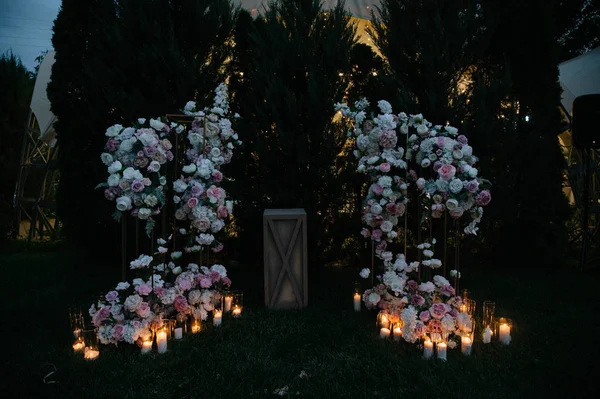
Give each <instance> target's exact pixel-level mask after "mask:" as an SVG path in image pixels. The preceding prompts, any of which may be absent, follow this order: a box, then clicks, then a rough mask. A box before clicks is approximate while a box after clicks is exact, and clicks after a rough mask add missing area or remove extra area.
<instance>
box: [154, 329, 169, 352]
mask: <svg viewBox="0 0 600 399" xmlns="http://www.w3.org/2000/svg"><path fill="white" fill-rule="evenodd" d="M167 338H168V328H167V326H166V325H164V324H163V326H162V327H159V328H158V329H157V330H156V349H157V351H158V353H165V352H166V351H167Z"/></svg>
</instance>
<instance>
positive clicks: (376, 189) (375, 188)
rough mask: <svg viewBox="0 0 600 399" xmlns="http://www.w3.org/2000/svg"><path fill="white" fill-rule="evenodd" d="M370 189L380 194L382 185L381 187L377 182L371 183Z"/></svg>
mask: <svg viewBox="0 0 600 399" xmlns="http://www.w3.org/2000/svg"><path fill="white" fill-rule="evenodd" d="M371 190H373V193H374V194H375V195H381V194H382V193H383V187H381V186H380V185H379V184H373V185H372V186H371Z"/></svg>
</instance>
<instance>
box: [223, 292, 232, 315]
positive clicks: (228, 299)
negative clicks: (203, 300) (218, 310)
mask: <svg viewBox="0 0 600 399" xmlns="http://www.w3.org/2000/svg"><path fill="white" fill-rule="evenodd" d="M232 301H233V297H232V296H226V297H225V309H224V310H225V312H229V311H230V310H231V302H232Z"/></svg>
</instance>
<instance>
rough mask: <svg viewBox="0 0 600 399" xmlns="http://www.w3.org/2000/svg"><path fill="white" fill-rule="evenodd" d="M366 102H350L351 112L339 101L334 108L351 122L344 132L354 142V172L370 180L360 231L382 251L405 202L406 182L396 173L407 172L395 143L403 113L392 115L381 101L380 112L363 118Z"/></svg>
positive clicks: (394, 237) (400, 149)
mask: <svg viewBox="0 0 600 399" xmlns="http://www.w3.org/2000/svg"><path fill="white" fill-rule="evenodd" d="M368 105H369V102H368V101H367V100H366V99H364V98H363V99H361V100H360V101H357V102H356V103H355V104H354V108H355V110H354V111H353V110H351V109H350V108H349V107H348V105H347V104H339V103H338V104H336V105H335V109H336V111H340V112H341V113H342V115H344V116H345V117H347V118H351V119H352V121H353V130H352V131H351V132H349V133H348V135H349V137H352V138H353V140H355V142H356V147H357V149H356V150H354V155H355V157H356V158H358V168H357V171H358V172H359V173H363V174H366V175H368V176H369V180H370V182H371V185H370V186H369V189H368V192H367V196H366V198H365V201H364V206H363V212H362V220H363V222H364V223H365V224H366V225H367V227H364V228H363V229H362V231H361V234H362V235H363V236H364V237H365V238H369V237H370V238H371V240H372V241H374V242H377V243H378V244H377V249H378V250H384V249H386V247H387V244H388V243H390V242H392V241H393V240H394V239H396V238H397V237H398V233H397V232H396V231H395V230H394V229H395V227H396V226H397V225H398V221H399V218H400V217H401V216H403V215H404V213H405V212H406V204H407V202H408V197H407V189H408V184H407V182H406V181H405V178H402V177H401V176H400V175H401V174H402V175H405V176H406V175H407V174H406V168H407V164H406V162H405V161H404V160H403V159H402V157H403V155H404V148H403V147H402V146H400V145H398V122H399V121H400V120H402V119H403V118H405V115H403V114H400V115H396V114H393V113H392V107H391V105H390V104H389V103H388V102H387V101H384V100H382V101H379V103H378V106H379V110H380V113H379V114H378V115H377V116H374V115H372V117H371V118H369V119H367V111H368V110H367V108H368ZM400 133H401V134H406V133H405V132H402V131H400ZM408 176H409V177H410V175H408Z"/></svg>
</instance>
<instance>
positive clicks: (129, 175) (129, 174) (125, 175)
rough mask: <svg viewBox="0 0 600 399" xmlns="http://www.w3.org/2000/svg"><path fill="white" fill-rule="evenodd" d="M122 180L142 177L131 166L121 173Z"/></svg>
mask: <svg viewBox="0 0 600 399" xmlns="http://www.w3.org/2000/svg"><path fill="white" fill-rule="evenodd" d="M123 178H124V179H127V180H135V179H143V178H144V176H142V174H141V173H140V171H139V170H137V169H133V168H132V167H131V166H130V167H128V168H127V169H125V170H124V171H123Z"/></svg>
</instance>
